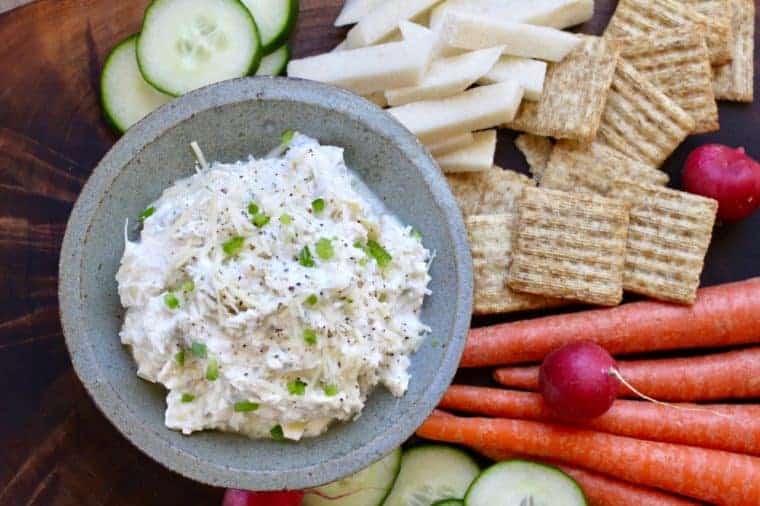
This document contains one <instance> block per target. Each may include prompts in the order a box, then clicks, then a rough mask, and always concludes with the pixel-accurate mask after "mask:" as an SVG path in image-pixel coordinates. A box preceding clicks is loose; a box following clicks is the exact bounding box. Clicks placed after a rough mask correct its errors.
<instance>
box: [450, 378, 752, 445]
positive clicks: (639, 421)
mask: <svg viewBox="0 0 760 506" xmlns="http://www.w3.org/2000/svg"><path fill="white" fill-rule="evenodd" d="M677 406H680V407H694V405H693V404H678V405H677ZM439 407H442V408H444V409H451V410H454V411H461V412H465V413H473V414H479V415H488V416H495V417H504V418H518V419H522V420H535V421H538V422H556V423H571V424H572V425H574V426H576V427H582V428H586V429H593V430H597V431H600V432H608V433H611V434H619V435H622V436H630V437H635V438H638V439H649V440H653V441H664V442H667V443H678V444H686V445H692V446H703V447H705V448H713V449H716V450H726V451H732V452H737V453H747V454H750V455H760V406H756V405H755V406H752V405H725V404H722V405H703V406H700V408H706V409H709V410H710V411H715V412H718V413H721V414H724V415H728V416H719V415H716V414H713V413H710V412H708V411H706V410H705V411H702V410H700V411H687V410H683V409H676V408H674V407H667V406H662V405H658V404H652V403H650V402H642V401H624V400H618V401H615V403H614V404H613V405H612V407H611V408H610V410H609V411H607V412H606V413H605V414H603V415H602V416H600V417H598V418H594V419H591V420H584V421H573V422H567V421H564V420H561V419H560V418H558V417H557V416H556V415H554V414H553V413H552V411H551V410H550V409H549V408H548V407H547V406H546V404H544V401H543V398H542V397H541V395H539V394H535V393H532V392H519V391H515V390H502V389H499V388H484V387H471V386H464V385H452V386H450V387H449V389H448V390H447V391H446V394H445V395H444V396H443V399H442V400H441V402H440V404H439Z"/></svg>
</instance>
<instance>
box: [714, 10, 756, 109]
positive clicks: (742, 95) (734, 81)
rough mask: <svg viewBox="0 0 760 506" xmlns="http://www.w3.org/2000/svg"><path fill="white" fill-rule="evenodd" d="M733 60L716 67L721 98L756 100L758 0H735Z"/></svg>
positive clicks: (715, 79)
mask: <svg viewBox="0 0 760 506" xmlns="http://www.w3.org/2000/svg"><path fill="white" fill-rule="evenodd" d="M731 24H732V26H733V29H734V43H733V46H732V48H731V49H732V55H733V59H732V60H731V63H728V64H725V65H721V66H718V67H714V68H713V73H714V90H715V97H716V98H717V99H718V100H732V101H735V102H752V100H753V99H754V87H755V82H754V78H755V59H754V58H755V56H754V53H755V0H731Z"/></svg>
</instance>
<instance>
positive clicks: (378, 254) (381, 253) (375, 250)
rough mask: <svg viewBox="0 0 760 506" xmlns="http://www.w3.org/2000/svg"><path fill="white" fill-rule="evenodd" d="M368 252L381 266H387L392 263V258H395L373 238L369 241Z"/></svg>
mask: <svg viewBox="0 0 760 506" xmlns="http://www.w3.org/2000/svg"><path fill="white" fill-rule="evenodd" d="M367 254H369V256H371V257H372V258H374V259H375V261H376V262H377V265H379V266H380V267H385V266H386V265H388V264H389V263H391V260H393V257H392V256H391V254H390V253H388V251H386V249H385V248H383V247H382V246H380V244H379V243H378V242H376V241H373V240H372V239H370V240H369V241H367Z"/></svg>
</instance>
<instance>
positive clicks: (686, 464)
mask: <svg viewBox="0 0 760 506" xmlns="http://www.w3.org/2000/svg"><path fill="white" fill-rule="evenodd" d="M417 435H418V436H420V437H423V438H426V439H432V440H435V441H444V442H448V443H457V444H463V445H467V446H471V447H476V448H489V449H498V450H502V451H506V452H515V453H518V454H521V455H530V456H534V457H541V458H547V459H556V460H559V461H561V462H566V463H569V464H573V465H578V466H580V467H584V468H587V469H590V470H592V471H598V472H601V473H604V474H608V475H611V476H616V477H619V478H621V479H624V480H626V481H630V482H632V483H638V484H641V485H647V486H651V487H656V488H661V489H663V490H668V491H670V492H675V493H678V494H682V495H686V496H689V497H693V498H695V499H699V500H702V501H708V502H712V503H718V504H723V505H726V506H746V505H749V504H760V459H758V458H756V457H751V456H749V455H741V454H738V453H729V452H724V451H720V450H709V449H706V448H697V447H694V446H685V445H675V444H671V443H659V442H654V441H643V440H640V439H633V438H629V437H624V436H616V435H612V434H605V433H603V432H594V431H590V430H585V429H577V428H574V427H563V426H560V425H551V424H546V423H540V422H528V421H524V420H509V419H503V418H500V419H494V418H460V417H454V416H440V415H436V414H435V412H434V414H433V415H432V416H430V417H429V418H428V419H427V420H426V421H425V423H423V424H422V426H421V427H420V428H419V429H417Z"/></svg>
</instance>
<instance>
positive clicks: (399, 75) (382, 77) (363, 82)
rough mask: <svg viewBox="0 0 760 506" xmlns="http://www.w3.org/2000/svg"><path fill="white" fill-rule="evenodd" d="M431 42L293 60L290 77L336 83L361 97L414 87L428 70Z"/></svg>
mask: <svg viewBox="0 0 760 506" xmlns="http://www.w3.org/2000/svg"><path fill="white" fill-rule="evenodd" d="M432 43H433V41H432V40H430V41H427V42H424V41H421V40H416V41H409V40H405V41H403V42H389V43H387V44H381V45H379V46H371V47H364V48H360V49H345V50H341V51H331V52H329V53H323V54H320V55H317V56H309V57H307V58H301V59H297V60H291V61H290V63H288V76H290V77H300V78H303V79H311V80H312V81H320V82H323V83H329V84H334V85H335V86H341V87H343V88H347V89H349V90H351V91H353V92H354V93H358V94H360V95H369V94H370V93H373V92H376V91H384V90H386V89H387V88H397V87H400V86H412V85H415V84H417V83H418V82H420V80H421V79H422V76H423V75H424V74H425V72H426V71H427V68H428V66H429V64H430V58H431V54H432V50H433V45H432Z"/></svg>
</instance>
